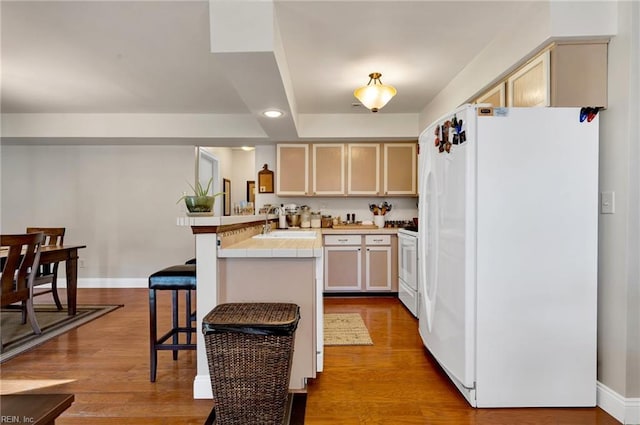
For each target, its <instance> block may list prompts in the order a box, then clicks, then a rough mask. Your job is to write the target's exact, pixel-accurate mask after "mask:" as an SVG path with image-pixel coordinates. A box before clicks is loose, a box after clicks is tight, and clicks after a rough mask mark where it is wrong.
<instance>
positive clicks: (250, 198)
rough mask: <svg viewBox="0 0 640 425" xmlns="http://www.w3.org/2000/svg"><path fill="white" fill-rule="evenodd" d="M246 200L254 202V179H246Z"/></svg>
mask: <svg viewBox="0 0 640 425" xmlns="http://www.w3.org/2000/svg"><path fill="white" fill-rule="evenodd" d="M247 202H256V181H255V180H247Z"/></svg>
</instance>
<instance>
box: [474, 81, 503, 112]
mask: <svg viewBox="0 0 640 425" xmlns="http://www.w3.org/2000/svg"><path fill="white" fill-rule="evenodd" d="M505 86H506V83H505V82H504V81H502V82H500V83H499V84H497V85H496V86H494V87H493V88H491V89H489V90H487V91H486V92H485V93H484V94H482V95H480V96H479V97H478V98H477V99H476V101H475V103H489V104H491V106H495V107H504V106H507V94H506V93H507V91H506V90H505Z"/></svg>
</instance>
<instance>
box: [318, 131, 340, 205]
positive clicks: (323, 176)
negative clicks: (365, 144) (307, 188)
mask: <svg viewBox="0 0 640 425" xmlns="http://www.w3.org/2000/svg"><path fill="white" fill-rule="evenodd" d="M311 146H312V155H311V158H312V160H311V162H312V166H311V170H312V176H311V185H312V188H313V190H312V193H311V194H312V195H314V196H322V195H325V196H335V195H344V194H345V180H346V179H345V170H344V169H345V146H344V144H342V143H340V144H335V143H333V144H329V143H315V144H313V145H311Z"/></svg>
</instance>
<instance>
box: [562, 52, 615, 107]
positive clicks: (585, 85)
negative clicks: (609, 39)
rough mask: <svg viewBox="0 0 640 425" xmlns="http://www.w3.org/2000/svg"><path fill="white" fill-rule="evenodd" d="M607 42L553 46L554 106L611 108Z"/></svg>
mask: <svg viewBox="0 0 640 425" xmlns="http://www.w3.org/2000/svg"><path fill="white" fill-rule="evenodd" d="M607 47H608V45H607V43H606V42H599V43H595V42H594V43H573V44H557V45H555V46H554V48H553V49H551V105H552V106H602V107H607Z"/></svg>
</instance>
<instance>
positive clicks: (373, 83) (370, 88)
mask: <svg viewBox="0 0 640 425" xmlns="http://www.w3.org/2000/svg"><path fill="white" fill-rule="evenodd" d="M380 76H381V75H380V74H377V73H373V74H370V75H369V77H370V78H371V80H370V81H369V84H367V85H366V86H364V87H360V88H359V89H356V90H355V91H354V92H353V95H354V96H355V97H356V98H357V99H358V100H359V101H360V102H361V103H362V104H363V105H364V106H366V107H367V108H369V109H371V111H372V112H378V110H379V109H381V108H382V107H384V105H386V104H387V102H389V101H390V100H391V98H392V97H393V96H395V95H396V93H397V92H398V91H397V90H396V89H395V88H394V87H393V86H389V85H387V84H382V82H381V81H380Z"/></svg>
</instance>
